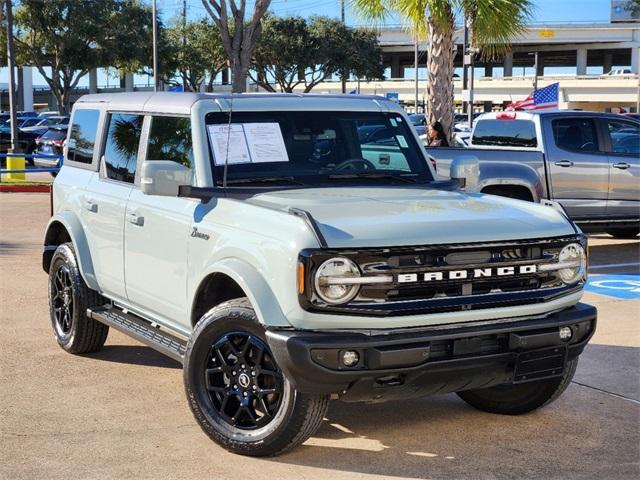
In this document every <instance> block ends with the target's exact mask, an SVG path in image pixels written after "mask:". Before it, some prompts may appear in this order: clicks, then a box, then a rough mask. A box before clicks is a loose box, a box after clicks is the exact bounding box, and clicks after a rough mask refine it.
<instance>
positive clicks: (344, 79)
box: [340, 0, 360, 93]
mask: <svg viewBox="0 0 640 480" xmlns="http://www.w3.org/2000/svg"><path fill="white" fill-rule="evenodd" d="M340 20H341V21H342V24H343V25H344V21H345V20H344V0H340ZM340 77H341V80H340V83H341V84H342V93H347V79H346V76H345V72H344V70H343V71H342V73H341V75H340ZM358 93H360V92H358Z"/></svg>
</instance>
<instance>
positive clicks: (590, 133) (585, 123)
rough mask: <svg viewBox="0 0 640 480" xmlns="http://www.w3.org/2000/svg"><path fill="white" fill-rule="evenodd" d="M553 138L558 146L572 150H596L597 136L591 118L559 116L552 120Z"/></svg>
mask: <svg viewBox="0 0 640 480" xmlns="http://www.w3.org/2000/svg"><path fill="white" fill-rule="evenodd" d="M552 126H553V138H554V141H555V143H556V146H557V147H558V148H562V149H564V150H569V151H572V152H597V151H598V137H597V136H596V126H595V123H594V121H593V119H591V118H561V119H557V120H554V121H553V123H552Z"/></svg>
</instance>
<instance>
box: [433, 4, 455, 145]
mask: <svg viewBox="0 0 640 480" xmlns="http://www.w3.org/2000/svg"><path fill="white" fill-rule="evenodd" d="M454 28H455V27H454V23H453V13H452V12H451V11H449V24H448V25H442V24H440V23H438V22H435V21H433V19H432V18H431V17H430V18H429V44H428V55H429V57H428V60H427V62H428V70H429V83H428V86H427V104H428V109H429V123H430V124H431V123H433V122H436V121H437V122H440V123H441V124H442V127H443V128H444V131H445V132H447V140H448V141H449V145H451V129H452V124H453V57H454V48H455V44H454V43H453V32H454Z"/></svg>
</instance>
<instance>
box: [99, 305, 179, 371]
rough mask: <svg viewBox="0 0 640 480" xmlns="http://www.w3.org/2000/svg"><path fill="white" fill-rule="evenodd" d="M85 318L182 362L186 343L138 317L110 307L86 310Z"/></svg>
mask: <svg viewBox="0 0 640 480" xmlns="http://www.w3.org/2000/svg"><path fill="white" fill-rule="evenodd" d="M87 316H88V317H89V318H92V319H94V320H97V321H99V322H101V323H104V324H105V325H108V326H110V327H113V328H115V329H116V330H118V331H120V332H122V333H124V334H125V335H128V336H130V337H132V338H135V339H136V340H138V341H139V342H142V343H144V344H145V345H147V346H149V347H151V348H153V349H154V350H157V351H158V352H160V353H163V354H165V355H166V356H168V357H171V358H173V359H174V360H177V361H178V362H180V363H183V361H184V354H185V352H186V350H187V342H186V341H185V340H182V339H181V338H178V337H176V336H174V335H172V334H170V333H168V332H165V331H163V330H160V328H157V327H154V326H152V325H151V324H150V323H149V322H147V321H146V320H143V319H142V318H140V317H137V316H135V315H132V314H130V313H124V312H123V311H122V310H119V309H118V308H116V307H112V306H106V307H96V308H93V309H91V308H88V309H87Z"/></svg>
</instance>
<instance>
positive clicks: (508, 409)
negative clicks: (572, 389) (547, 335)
mask: <svg viewBox="0 0 640 480" xmlns="http://www.w3.org/2000/svg"><path fill="white" fill-rule="evenodd" d="M577 366H578V359H577V358H575V359H573V360H570V361H569V362H567V366H566V368H565V373H564V375H563V376H561V377H558V378H551V379H548V380H540V381H537V382H530V383H522V384H518V385H498V386H496V387H491V388H483V389H480V390H467V391H464V392H458V396H459V397H460V398H461V399H462V400H464V401H465V402H467V403H468V404H469V405H471V406H472V407H475V408H477V409H478V410H482V411H484V412H489V413H499V414H502V415H521V414H523V413H527V412H530V411H532V410H535V409H536V408H540V407H542V406H544V405H547V404H549V403H551V402H553V401H554V400H555V399H556V398H558V397H559V396H560V395H562V392H564V391H565V390H566V388H567V387H568V386H569V384H570V383H571V380H572V379H573V375H574V374H575V372H576V367H577Z"/></svg>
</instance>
